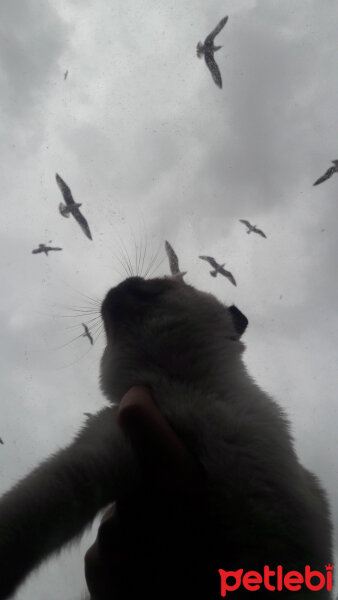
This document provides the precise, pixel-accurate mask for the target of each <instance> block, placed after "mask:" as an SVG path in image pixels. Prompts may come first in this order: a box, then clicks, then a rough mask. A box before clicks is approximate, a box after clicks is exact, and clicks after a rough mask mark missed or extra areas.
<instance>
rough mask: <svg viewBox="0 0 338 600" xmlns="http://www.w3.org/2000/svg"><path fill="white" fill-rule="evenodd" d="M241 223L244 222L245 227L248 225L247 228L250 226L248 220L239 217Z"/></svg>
mask: <svg viewBox="0 0 338 600" xmlns="http://www.w3.org/2000/svg"><path fill="white" fill-rule="evenodd" d="M239 220H240V222H241V223H244V225H246V226H247V227H249V229H250V228H251V223H249V221H246V220H245V219H239Z"/></svg>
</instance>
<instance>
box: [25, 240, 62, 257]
mask: <svg viewBox="0 0 338 600" xmlns="http://www.w3.org/2000/svg"><path fill="white" fill-rule="evenodd" d="M48 243H49V244H50V243H51V242H48ZM57 250H62V248H52V247H51V246H46V244H39V247H38V248H35V250H32V254H40V252H44V253H45V255H46V256H48V252H54V251H57Z"/></svg>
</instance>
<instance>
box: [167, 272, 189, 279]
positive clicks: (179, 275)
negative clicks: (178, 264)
mask: <svg viewBox="0 0 338 600" xmlns="http://www.w3.org/2000/svg"><path fill="white" fill-rule="evenodd" d="M187 272H188V271H178V273H174V274H173V275H172V276H171V279H181V280H182V281H183V277H184V275H186V274H187Z"/></svg>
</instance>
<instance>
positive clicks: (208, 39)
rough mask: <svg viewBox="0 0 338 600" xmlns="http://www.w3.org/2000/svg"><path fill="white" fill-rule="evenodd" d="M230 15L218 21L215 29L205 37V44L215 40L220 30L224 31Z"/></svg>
mask: <svg viewBox="0 0 338 600" xmlns="http://www.w3.org/2000/svg"><path fill="white" fill-rule="evenodd" d="M228 18H229V17H223V19H221V20H220V22H219V23H218V25H216V27H215V29H213V31H212V32H211V33H209V35H208V36H207V37H206V38H205V42H204V43H205V44H208V43H210V42H213V41H214V39H215V37H216V35H218V34H219V32H220V31H222V29H223V27H224V25H225V23H226V22H227V20H228Z"/></svg>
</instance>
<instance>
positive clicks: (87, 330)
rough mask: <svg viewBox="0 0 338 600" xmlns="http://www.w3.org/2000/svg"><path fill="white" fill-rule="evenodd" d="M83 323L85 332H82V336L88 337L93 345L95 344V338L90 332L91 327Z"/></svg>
mask: <svg viewBox="0 0 338 600" xmlns="http://www.w3.org/2000/svg"><path fill="white" fill-rule="evenodd" d="M81 325H83V327H84V330H85V332H84V333H83V334H82V337H87V338H88V339H89V341H90V343H91V345H93V344H94V341H93V338H92V336H91V334H90V332H89V329H88V327H87V325H85V323H81Z"/></svg>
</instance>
